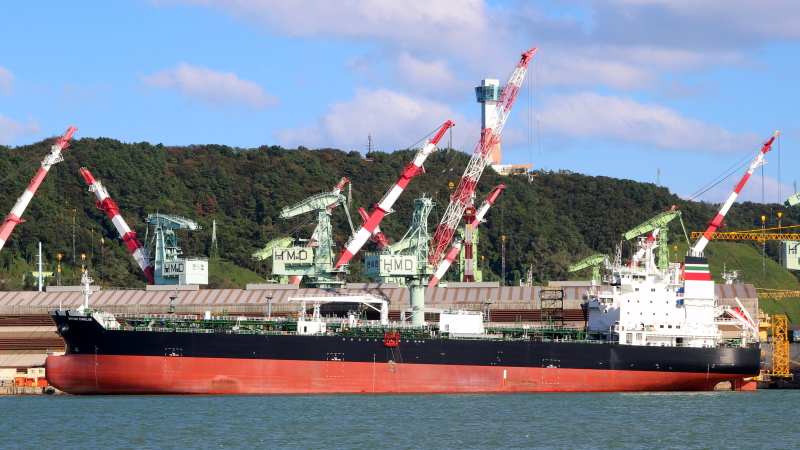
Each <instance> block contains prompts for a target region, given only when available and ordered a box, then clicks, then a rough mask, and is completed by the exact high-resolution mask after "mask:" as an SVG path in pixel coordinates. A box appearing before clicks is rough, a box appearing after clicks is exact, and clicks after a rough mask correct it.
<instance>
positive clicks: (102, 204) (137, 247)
mask: <svg viewBox="0 0 800 450" xmlns="http://www.w3.org/2000/svg"><path fill="white" fill-rule="evenodd" d="M78 173H80V174H81V175H83V179H84V180H86V182H87V183H89V190H90V191H91V192H94V195H96V196H97V203H96V204H95V205H96V206H97V209H102V210H103V211H105V212H106V213H108V217H109V218H110V219H111V222H112V223H113V224H114V227H116V229H117V231H118V232H119V235H120V237H121V238H122V240H123V241H124V242H125V245H127V246H128V250H130V251H131V254H133V259H135V260H136V263H137V264H139V267H141V268H142V271H143V272H144V275H145V276H146V277H147V281H148V282H149V283H150V284H155V279H154V278H153V273H154V270H155V267H154V266H153V261H152V260H151V259H150V256H149V255H148V254H147V252H146V251H145V249H144V246H143V245H142V243H141V242H139V239H138V238H137V237H136V232H135V231H133V230H131V229H130V227H128V224H127V223H126V222H125V219H123V218H122V216H121V215H120V213H119V207H118V206H117V202H115V201H114V200H112V199H111V197H109V196H108V191H106V188H104V187H103V185H102V184H101V183H100V181H98V180H97V179H95V177H94V176H92V173H91V172H89V169H87V168H86V167H81V168H80V169H78Z"/></svg>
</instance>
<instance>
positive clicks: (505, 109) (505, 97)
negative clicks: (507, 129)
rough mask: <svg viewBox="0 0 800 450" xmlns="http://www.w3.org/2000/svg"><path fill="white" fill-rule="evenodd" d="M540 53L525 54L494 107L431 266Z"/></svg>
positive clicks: (438, 235)
mask: <svg viewBox="0 0 800 450" xmlns="http://www.w3.org/2000/svg"><path fill="white" fill-rule="evenodd" d="M537 50H538V47H534V48H532V49H531V50H528V51H527V52H525V53H523V54H522V58H521V59H520V61H519V63H518V64H517V67H516V68H515V69H514V71H513V72H512V74H511V77H510V78H509V80H508V82H507V83H506V85H505V87H504V88H503V93H502V94H501V95H500V99H499V100H498V102H497V105H496V106H495V110H494V114H493V117H494V118H495V119H494V121H493V123H492V125H491V127H488V128H486V129H484V130H483V131H482V132H481V139H480V141H479V142H478V145H477V147H476V149H475V152H474V153H473V155H472V158H471V159H470V161H469V163H468V164H467V168H466V170H465V171H464V175H463V176H462V178H461V181H460V182H459V184H458V187H457V188H456V191H455V193H454V194H453V197H452V198H451V199H450V204H449V205H448V206H447V210H445V212H444V215H443V216H442V220H441V222H440V223H439V227H438V228H437V229H436V232H435V233H434V235H433V239H432V240H431V247H430V250H429V251H428V262H429V263H430V265H432V266H436V265H438V264H439V261H440V260H441V259H442V257H443V256H444V252H445V250H446V249H447V248H448V247H449V246H450V243H451V242H452V240H453V235H454V234H455V232H456V228H457V227H458V223H459V222H460V221H461V218H462V217H463V215H464V210H465V209H466V208H467V206H469V205H470V204H471V202H472V198H473V195H474V193H475V187H476V186H477V184H478V180H479V179H480V177H481V175H482V174H483V170H484V169H485V168H486V166H488V165H489V164H491V163H492V155H491V153H492V149H493V148H494V147H495V145H497V144H498V143H500V133H501V132H502V131H503V127H504V126H505V123H506V121H507V120H508V116H509V114H510V113H511V108H512V107H513V106H514V101H515V100H516V99H517V94H518V93H519V89H520V85H521V84H522V80H523V79H524V78H525V72H526V71H527V70H528V66H529V65H530V62H531V57H532V56H533V54H534V53H536V51H537ZM432 281H433V280H432ZM434 285H435V283H433V282H431V283H429V284H428V287H433V286H434Z"/></svg>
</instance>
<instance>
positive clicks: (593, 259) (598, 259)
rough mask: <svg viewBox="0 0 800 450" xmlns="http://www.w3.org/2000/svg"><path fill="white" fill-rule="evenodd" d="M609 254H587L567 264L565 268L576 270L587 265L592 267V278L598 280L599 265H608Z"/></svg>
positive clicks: (571, 270)
mask: <svg viewBox="0 0 800 450" xmlns="http://www.w3.org/2000/svg"><path fill="white" fill-rule="evenodd" d="M608 259H609V256H608V255H605V254H603V253H596V254H594V255H592V256H588V257H586V258H583V259H582V260H581V261H579V262H576V263H575V264H573V265H571V266H569V267H568V268H567V272H577V271H579V270H581V269H585V268H587V267H591V268H592V280H594V281H600V266H601V265H602V264H606V265H608Z"/></svg>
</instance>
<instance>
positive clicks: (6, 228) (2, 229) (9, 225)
mask: <svg viewBox="0 0 800 450" xmlns="http://www.w3.org/2000/svg"><path fill="white" fill-rule="evenodd" d="M76 131H78V129H77V128H76V127H69V129H68V130H67V132H66V133H64V135H63V136H61V137H60V138H58V139H57V140H56V142H55V143H54V144H53V146H52V147H50V153H48V154H47V155H46V156H45V157H44V159H43V160H42V167H40V168H39V171H38V172H36V175H35V176H34V177H33V179H32V180H31V182H30V184H29V185H28V189H26V190H25V192H23V193H22V195H21V196H20V198H19V199H17V203H16V204H15V205H14V207H13V208H11V212H10V213H8V216H6V219H5V220H4V221H3V224H2V225H0V250H2V249H3V246H4V245H6V241H7V240H8V236H10V235H11V232H12V231H13V230H14V227H16V226H17V224H18V223H21V222H24V220H22V213H24V212H25V208H27V207H28V203H30V202H31V199H32V198H33V194H35V193H36V190H37V189H39V185H40V184H42V181H43V180H44V177H45V176H47V172H48V171H50V167H51V166H52V165H53V164H55V163H58V162H61V161H63V160H64V158H63V157H62V156H61V150H63V149H65V148H67V147H69V140H70V138H72V134H73V133H75V132H76Z"/></svg>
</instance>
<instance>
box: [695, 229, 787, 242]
mask: <svg viewBox="0 0 800 450" xmlns="http://www.w3.org/2000/svg"><path fill="white" fill-rule="evenodd" d="M797 227H800V225H791V226H788V227H779V228H764V229H761V230H745V231H727V232H716V233H711V235H710V236H706V238H707V239H718V240H738V241H758V242H766V241H800V233H786V232H783V231H782V230H784V229H786V228H797ZM774 230H778V232H777V233H775V232H773V231H774ZM768 232H769V233H768ZM703 234H705V233H703V232H702V231H692V236H691V238H692V239H699V238H700V237H701V236H703Z"/></svg>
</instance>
